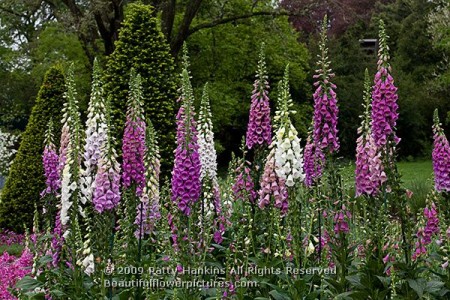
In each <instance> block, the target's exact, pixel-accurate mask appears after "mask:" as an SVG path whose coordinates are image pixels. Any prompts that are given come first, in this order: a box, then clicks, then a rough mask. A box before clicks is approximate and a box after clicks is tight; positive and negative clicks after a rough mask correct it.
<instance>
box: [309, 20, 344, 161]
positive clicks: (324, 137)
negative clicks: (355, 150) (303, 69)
mask: <svg viewBox="0 0 450 300" xmlns="http://www.w3.org/2000/svg"><path fill="white" fill-rule="evenodd" d="M327 25H328V23H327V19H326V17H325V19H324V21H323V25H322V32H321V42H320V44H319V48H320V52H321V55H320V59H319V61H318V63H317V64H318V65H319V67H320V68H319V69H317V70H316V73H317V74H316V75H314V78H316V79H318V80H317V81H316V82H315V83H314V86H317V88H316V91H315V92H314V94H313V98H314V131H313V134H314V137H313V140H314V141H315V143H316V144H317V145H318V146H319V147H320V148H321V149H328V151H329V152H330V153H333V152H335V151H337V150H338V149H339V138H338V136H337V133H338V130H337V121H338V112H339V110H338V107H337V99H336V93H335V91H334V90H335V89H336V85H335V84H333V83H331V82H330V80H331V79H332V78H333V77H334V76H335V75H334V74H333V73H331V69H330V62H329V61H328V48H327V46H326V43H327Z"/></svg>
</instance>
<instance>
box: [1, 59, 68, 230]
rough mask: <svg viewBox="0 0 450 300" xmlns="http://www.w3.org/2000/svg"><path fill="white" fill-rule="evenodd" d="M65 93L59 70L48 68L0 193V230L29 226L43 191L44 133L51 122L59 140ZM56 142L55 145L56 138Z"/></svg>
mask: <svg viewBox="0 0 450 300" xmlns="http://www.w3.org/2000/svg"><path fill="white" fill-rule="evenodd" d="M65 90H66V87H65V80H64V75H63V71H62V69H61V68H60V67H52V68H50V69H49V70H48V71H47V73H46V75H45V77H44V81H43V83H42V86H41V88H40V90H39V93H38V96H37V98H36V102H35V105H34V107H33V110H32V112H31V115H30V118H29V120H28V124H27V127H26V129H25V132H24V133H23V134H22V141H21V143H20V147H19V150H18V152H17V154H16V158H15V159H14V161H13V163H12V165H11V169H10V171H9V175H8V178H7V180H6V183H5V186H4V188H3V190H2V193H1V198H0V199H1V202H0V228H8V229H12V230H15V231H18V232H21V231H23V225H24V224H25V225H27V226H28V227H30V226H31V225H32V221H33V213H34V203H38V204H39V202H40V201H39V200H40V193H41V191H42V190H43V189H44V188H45V177H44V170H43V166H42V153H43V150H44V138H45V131H46V128H47V124H48V122H49V120H50V118H52V119H53V121H54V122H53V123H54V125H55V126H54V128H55V136H56V137H58V136H59V133H60V132H61V124H60V123H61V122H60V120H61V116H62V115H61V111H62V108H63V103H64V92H65ZM55 140H56V141H58V138H56V139H55ZM56 141H55V142H56ZM38 206H40V205H38Z"/></svg>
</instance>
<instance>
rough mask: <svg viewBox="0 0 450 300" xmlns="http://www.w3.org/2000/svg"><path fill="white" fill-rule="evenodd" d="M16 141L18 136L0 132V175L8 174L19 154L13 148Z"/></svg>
mask: <svg viewBox="0 0 450 300" xmlns="http://www.w3.org/2000/svg"><path fill="white" fill-rule="evenodd" d="M16 141H17V136H16V135H13V134H11V133H8V132H3V131H2V130H0V175H4V176H6V175H7V174H8V171H9V167H10V166H11V163H12V159H13V157H14V154H15V153H16V152H17V151H16V150H15V149H14V148H13V146H14V144H15V143H16Z"/></svg>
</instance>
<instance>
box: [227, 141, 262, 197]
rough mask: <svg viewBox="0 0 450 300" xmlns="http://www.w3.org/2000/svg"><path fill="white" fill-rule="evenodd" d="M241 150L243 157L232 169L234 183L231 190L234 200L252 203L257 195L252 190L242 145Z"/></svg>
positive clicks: (250, 177)
mask: <svg viewBox="0 0 450 300" xmlns="http://www.w3.org/2000/svg"><path fill="white" fill-rule="evenodd" d="M241 150H242V152H243V156H242V158H241V159H239V160H238V162H237V167H236V168H235V169H234V182H233V186H232V187H231V189H232V190H233V195H234V199H235V200H242V201H246V200H248V201H250V202H251V203H253V202H254V201H255V199H256V197H257V193H256V191H255V190H254V188H255V184H254V183H253V179H252V176H251V175H250V162H249V161H247V160H245V154H246V152H245V149H244V145H242V147H241Z"/></svg>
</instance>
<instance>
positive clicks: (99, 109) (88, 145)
mask: <svg viewBox="0 0 450 300" xmlns="http://www.w3.org/2000/svg"><path fill="white" fill-rule="evenodd" d="M105 111H106V107H105V100H104V92H103V86H102V81H101V70H100V66H99V64H98V61H97V59H95V60H94V67H93V73H92V90H91V98H90V101H89V106H88V111H87V113H88V116H87V121H86V140H85V145H84V154H83V159H84V168H83V170H82V174H81V184H82V188H81V197H80V200H81V202H82V203H83V204H85V203H86V202H92V196H93V193H94V187H95V186H94V180H95V176H96V173H97V169H98V165H99V162H100V159H101V156H102V147H104V143H105V141H106V138H107V134H108V133H107V131H108V128H107V124H106V116H105Z"/></svg>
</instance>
